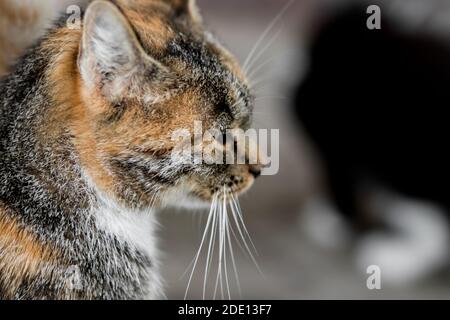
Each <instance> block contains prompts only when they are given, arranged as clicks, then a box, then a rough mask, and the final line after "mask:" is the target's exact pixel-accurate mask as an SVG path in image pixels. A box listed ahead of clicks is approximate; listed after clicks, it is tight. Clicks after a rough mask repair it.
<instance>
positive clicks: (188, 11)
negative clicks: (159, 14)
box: [169, 0, 202, 23]
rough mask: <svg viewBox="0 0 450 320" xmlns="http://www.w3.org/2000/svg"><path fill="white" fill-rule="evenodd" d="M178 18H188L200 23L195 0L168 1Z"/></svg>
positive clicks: (200, 19)
mask: <svg viewBox="0 0 450 320" xmlns="http://www.w3.org/2000/svg"><path fill="white" fill-rule="evenodd" d="M169 2H170V3H171V4H172V6H173V7H174V9H175V12H176V13H177V14H178V15H179V16H187V17H190V18H191V19H192V20H193V21H195V22H199V23H200V22H201V21H202V18H201V16H200V10H199V9H198V6H197V1H196V0H169Z"/></svg>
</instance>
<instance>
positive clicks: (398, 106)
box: [294, 3, 450, 285]
mask: <svg viewBox="0 0 450 320" xmlns="http://www.w3.org/2000/svg"><path fill="white" fill-rule="evenodd" d="M366 9H367V6H364V5H361V4H360V5H354V6H353V5H352V6H351V7H346V8H343V9H342V11H339V12H338V13H336V14H334V15H332V16H331V17H330V18H329V19H327V22H326V23H324V25H323V26H322V27H321V28H320V29H319V31H318V32H317V35H316V37H315V38H314V40H313V42H312V45H311V50H310V56H311V65H310V67H309V71H308V72H307V75H306V77H305V78H304V79H302V81H300V84H299V86H298V89H297V91H296V93H295V96H296V98H295V103H294V106H295V114H296V115H297V119H298V120H299V121H300V123H301V124H302V127H303V128H304V129H305V130H306V132H307V135H308V136H309V138H310V139H311V140H312V142H313V143H314V145H315V146H316V148H317V151H318V153H319V155H320V157H321V158H322V159H323V163H324V169H325V172H326V177H327V182H328V184H327V185H328V186H329V187H328V189H329V194H330V196H331V200H332V202H333V203H334V204H335V206H336V208H337V210H338V211H339V212H340V213H341V214H343V215H344V217H345V218H346V221H347V222H348V223H349V224H351V225H352V226H353V227H354V230H356V231H357V234H358V235H359V237H357V238H359V239H360V240H359V244H358V245H357V247H359V249H357V252H358V254H357V261H358V263H359V264H360V265H361V267H362V268H367V267H368V266H369V265H370V264H376V265H380V266H381V267H382V274H383V279H384V280H386V283H387V282H388V281H389V282H391V283H392V284H401V285H404V284H408V283H411V282H414V281H417V280H420V279H422V278H423V277H426V276H428V275H429V274H430V273H431V272H432V271H436V270H439V269H440V268H443V267H444V266H445V265H446V263H447V259H448V253H447V251H448V244H449V243H448V242H449V236H448V234H449V232H448V214H449V213H450V197H449V195H448V188H447V187H446V185H447V184H448V182H449V181H450V170H449V163H450V158H449V156H448V152H446V151H445V148H446V145H447V143H448V137H449V136H450V132H449V126H448V124H447V122H448V121H447V118H448V117H447V112H446V108H445V104H446V103H447V101H449V100H450V91H449V87H450V43H447V42H446V41H444V40H443V39H440V38H439V37H437V36H434V35H433V34H431V33H429V32H426V31H414V32H409V31H407V29H406V28H402V27H401V25H400V24H399V23H398V21H397V20H395V19H394V18H392V17H391V16H389V15H388V14H387V12H389V10H388V8H386V6H383V3H381V12H382V13H386V14H383V15H382V20H381V29H380V30H371V29H369V28H367V26H366V21H367V19H368V18H369V15H367V14H366ZM422 30H424V29H422ZM364 272H365V269H364Z"/></svg>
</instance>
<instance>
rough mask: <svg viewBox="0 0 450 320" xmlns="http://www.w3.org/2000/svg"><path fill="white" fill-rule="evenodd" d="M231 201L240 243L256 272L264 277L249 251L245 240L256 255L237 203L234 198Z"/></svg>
mask: <svg viewBox="0 0 450 320" xmlns="http://www.w3.org/2000/svg"><path fill="white" fill-rule="evenodd" d="M231 199H232V201H231V203H232V205H231V213H232V216H233V219H234V221H235V224H236V226H237V228H238V232H239V235H240V236H241V239H242V241H243V243H244V246H245V248H246V249H247V252H248V254H249V256H250V259H251V260H252V262H253V263H254V264H255V266H256V268H257V269H258V272H259V273H260V274H261V275H264V273H263V272H262V270H261V268H260V267H259V264H258V262H257V260H256V258H255V256H254V255H253V253H252V250H251V249H250V246H249V245H248V243H247V239H246V238H248V241H250V243H251V245H252V246H253V249H254V250H255V253H256V254H257V251H256V247H255V245H254V244H253V241H252V239H251V237H250V235H249V234H248V231H247V228H246V227H245V223H244V220H243V218H242V216H241V214H240V207H239V205H238V204H237V201H236V199H235V197H234V196H232V198H231ZM241 224H242V228H241V226H240V225H241ZM243 230H244V231H243ZM244 232H245V234H246V235H247V237H246V236H245V235H244Z"/></svg>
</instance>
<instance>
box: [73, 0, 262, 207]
mask: <svg viewBox="0 0 450 320" xmlns="http://www.w3.org/2000/svg"><path fill="white" fill-rule="evenodd" d="M114 3H115V4H112V3H111V2H106V1H95V2H94V3H92V4H91V5H90V6H89V8H88V10H87V12H86V15H85V19H84V29H83V38H82V44H81V48H80V53H79V59H78V66H79V70H80V74H81V84H80V86H81V92H82V100H83V102H84V105H85V106H86V108H87V110H88V111H87V112H88V113H89V119H90V120H89V121H90V125H89V128H90V130H91V131H92V137H93V138H92V139H91V143H93V144H95V148H94V149H95V162H96V163H97V166H99V167H101V168H102V172H103V174H107V175H108V176H109V177H110V183H109V186H110V187H111V188H112V190H110V192H113V193H114V194H115V195H116V196H118V197H119V198H120V199H122V200H124V201H125V202H127V203H128V204H131V205H137V206H148V205H154V204H159V205H164V203H165V202H167V203H170V202H173V200H175V199H176V200H177V202H178V203H180V202H181V201H180V199H186V200H189V201H188V203H190V204H192V203H196V202H208V201H210V200H211V199H212V197H213V196H214V194H216V193H217V192H219V191H221V190H223V188H224V186H226V188H228V190H230V191H231V192H233V193H235V194H240V193H242V192H244V191H246V190H247V189H248V188H249V187H250V186H251V185H252V184H253V182H254V179H255V178H256V177H257V176H258V175H259V174H260V172H261V168H260V166H259V165H237V164H236V165H225V164H213V165H207V164H205V163H197V164H194V163H185V162H183V163H181V162H180V161H177V160H176V158H174V157H173V150H174V148H175V147H176V144H177V143H179V142H178V141H176V140H174V139H173V135H174V132H176V131H178V130H181V129H184V130H188V131H189V132H190V133H192V134H194V127H195V123H196V122H197V123H198V122H201V124H202V127H203V128H204V129H215V130H220V132H224V133H225V131H226V130H227V129H237V128H241V129H247V128H248V127H249V124H250V122H251V116H252V103H253V101H252V97H251V94H250V92H249V88H248V85H247V82H246V79H245V76H244V75H243V73H242V71H241V70H240V68H239V66H238V63H237V62H236V61H235V60H234V58H233V57H232V56H231V55H230V54H229V53H228V51H226V50H225V49H224V48H223V47H222V46H221V45H220V44H218V43H217V42H216V41H215V40H214V39H213V38H212V37H211V36H210V35H209V34H208V33H207V32H205V31H204V29H203V27H202V25H201V19H200V17H199V15H198V11H197V10H196V8H195V6H194V4H193V1H187V0H171V1H160V0H135V1H114ZM229 147H230V146H227V145H223V148H229ZM95 170H96V169H93V170H92V171H95ZM97 171H98V170H97ZM102 180H103V182H102ZM104 181H105V179H104V177H98V179H96V178H95V177H94V182H95V183H97V184H100V185H101V184H102V183H104ZM111 188H110V189H111ZM105 189H107V188H105Z"/></svg>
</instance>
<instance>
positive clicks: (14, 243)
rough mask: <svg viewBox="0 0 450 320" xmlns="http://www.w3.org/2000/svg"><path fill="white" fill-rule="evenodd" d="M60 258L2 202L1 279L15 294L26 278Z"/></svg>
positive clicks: (0, 219) (0, 235)
mask: <svg viewBox="0 0 450 320" xmlns="http://www.w3.org/2000/svg"><path fill="white" fill-rule="evenodd" d="M57 259H58V253H57V252H56V251H55V250H54V249H53V248H51V247H49V246H48V245H46V244H42V243H40V242H39V241H38V240H37V239H36V237H35V236H34V235H33V234H32V233H31V232H29V231H28V230H26V229H25V228H24V227H22V226H20V225H18V224H17V223H16V222H15V221H14V220H12V219H11V218H9V217H8V213H7V212H6V210H5V209H4V208H2V205H1V203H0V282H2V283H3V284H4V287H5V288H4V289H5V290H6V291H7V292H8V293H9V294H13V292H15V291H16V290H17V289H18V288H19V286H20V284H21V283H22V282H23V281H24V280H25V279H31V278H33V277H35V276H38V275H39V274H40V273H41V272H43V268H45V266H46V265H49V264H50V265H51V264H54V263H55V262H56V260H57Z"/></svg>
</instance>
